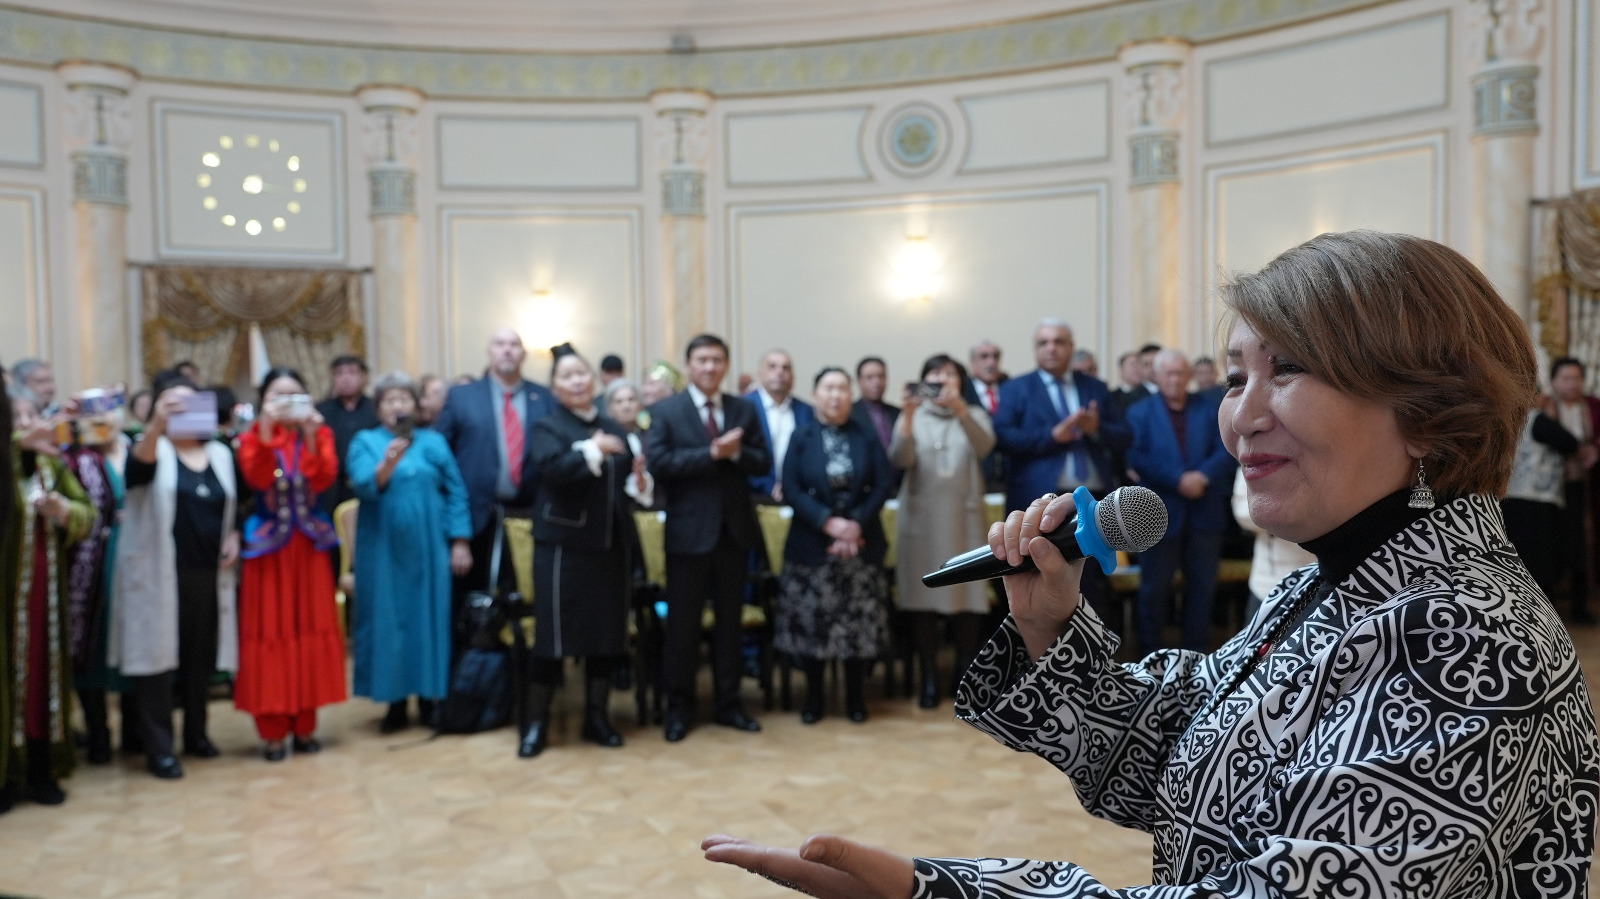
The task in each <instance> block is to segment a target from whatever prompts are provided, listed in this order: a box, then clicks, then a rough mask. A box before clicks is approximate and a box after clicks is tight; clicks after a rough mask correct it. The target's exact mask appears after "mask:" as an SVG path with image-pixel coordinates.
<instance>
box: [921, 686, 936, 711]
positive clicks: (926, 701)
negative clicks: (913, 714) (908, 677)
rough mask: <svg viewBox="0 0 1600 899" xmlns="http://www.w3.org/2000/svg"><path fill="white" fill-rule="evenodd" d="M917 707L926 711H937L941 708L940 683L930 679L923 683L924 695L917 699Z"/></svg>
mask: <svg viewBox="0 0 1600 899" xmlns="http://www.w3.org/2000/svg"><path fill="white" fill-rule="evenodd" d="M917 705H918V706H919V707H921V708H925V709H936V708H938V707H939V682H938V681H936V680H931V679H930V680H925V681H923V682H922V695H921V696H918V697H917Z"/></svg>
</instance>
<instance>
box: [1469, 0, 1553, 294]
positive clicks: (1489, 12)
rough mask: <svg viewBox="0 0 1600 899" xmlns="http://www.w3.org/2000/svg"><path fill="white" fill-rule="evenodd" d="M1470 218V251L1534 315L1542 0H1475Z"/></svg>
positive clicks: (1502, 290)
mask: <svg viewBox="0 0 1600 899" xmlns="http://www.w3.org/2000/svg"><path fill="white" fill-rule="evenodd" d="M1471 11H1472V15H1471V16H1470V18H1469V23H1468V27H1469V29H1470V32H1469V33H1470V35H1471V38H1472V47H1471V55H1470V56H1469V58H1470V59H1472V60H1473V61H1474V63H1475V65H1474V69H1473V75H1472V97H1473V112H1472V179H1471V181H1470V183H1471V185H1472V188H1471V189H1472V222H1471V233H1470V235H1469V240H1468V254H1469V255H1470V256H1471V257H1472V260H1473V261H1474V262H1476V263H1477V264H1478V266H1479V267H1480V268H1482V269H1483V272H1484V274H1486V275H1488V276H1489V280H1490V281H1492V282H1494V285H1495V287H1497V288H1499V290H1500V294H1501V295H1502V296H1504V297H1505V299H1506V302H1507V303H1509V304H1510V305H1511V308H1512V309H1514V310H1516V312H1517V313H1518V314H1519V315H1521V316H1522V317H1523V318H1527V317H1528V312H1529V310H1528V296H1529V288H1528V272H1529V253H1530V234H1529V228H1530V215H1531V213H1530V210H1529V202H1530V201H1531V200H1532V199H1533V169H1534V143H1535V141H1536V140H1537V139H1538V135H1539V108H1538V103H1537V100H1538V94H1539V67H1538V66H1537V65H1535V62H1536V61H1537V60H1538V58H1539V50H1540V45H1541V43H1542V41H1543V37H1544V24H1543V20H1544V15H1545V11H1544V9H1543V8H1542V2H1541V0H1474V2H1473V3H1472V6H1471Z"/></svg>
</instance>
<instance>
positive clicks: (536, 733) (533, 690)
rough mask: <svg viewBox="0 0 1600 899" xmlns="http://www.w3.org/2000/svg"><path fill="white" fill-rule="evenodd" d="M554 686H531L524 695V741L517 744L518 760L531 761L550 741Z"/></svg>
mask: <svg viewBox="0 0 1600 899" xmlns="http://www.w3.org/2000/svg"><path fill="white" fill-rule="evenodd" d="M555 693H556V688H555V685H553V684H538V683H535V684H529V685H528V687H527V690H526V692H524V693H523V695H522V715H521V716H520V717H521V723H522V739H521V740H520V741H519V742H518V743H517V758H520V759H531V758H533V757H534V756H536V755H538V754H539V753H541V752H544V747H545V745H546V744H547V743H549V741H550V700H551V698H552V697H554V696H555Z"/></svg>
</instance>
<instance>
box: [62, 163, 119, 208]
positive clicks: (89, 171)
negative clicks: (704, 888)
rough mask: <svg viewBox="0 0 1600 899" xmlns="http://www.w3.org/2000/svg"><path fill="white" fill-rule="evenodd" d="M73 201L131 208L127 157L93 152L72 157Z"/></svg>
mask: <svg viewBox="0 0 1600 899" xmlns="http://www.w3.org/2000/svg"><path fill="white" fill-rule="evenodd" d="M72 199H74V200H80V201H83V202H86V203H99V204H102V205H106V206H127V205H128V159H127V157H125V156H118V155H114V154H111V153H100V152H95V151H93V150H86V151H83V152H79V153H74V154H72Z"/></svg>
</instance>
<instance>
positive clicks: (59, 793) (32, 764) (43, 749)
mask: <svg viewBox="0 0 1600 899" xmlns="http://www.w3.org/2000/svg"><path fill="white" fill-rule="evenodd" d="M22 796H23V798H24V799H27V800H28V801H29V802H35V803H38V804H39V805H60V804H61V803H63V802H66V801H67V794H66V792H65V791H63V790H62V789H61V784H60V783H58V782H57V781H56V779H55V777H54V776H52V773H51V771H50V741H49V740H29V741H28V780H27V783H25V784H23V787H22Z"/></svg>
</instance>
